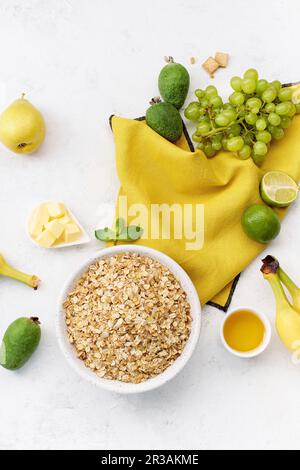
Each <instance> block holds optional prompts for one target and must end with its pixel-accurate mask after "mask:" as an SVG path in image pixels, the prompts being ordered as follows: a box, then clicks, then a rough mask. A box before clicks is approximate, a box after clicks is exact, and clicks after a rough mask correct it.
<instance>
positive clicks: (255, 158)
mask: <svg viewBox="0 0 300 470" xmlns="http://www.w3.org/2000/svg"><path fill="white" fill-rule="evenodd" d="M251 156H252V160H253V161H254V163H255V165H257V166H260V165H261V164H262V163H263V162H264V159H265V155H257V154H255V153H254V152H253V153H252V155H251Z"/></svg>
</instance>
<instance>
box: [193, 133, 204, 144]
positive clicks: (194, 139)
mask: <svg viewBox="0 0 300 470" xmlns="http://www.w3.org/2000/svg"><path fill="white" fill-rule="evenodd" d="M192 139H193V141H194V142H201V141H202V137H201V136H200V135H198V134H197V132H194V134H193V135H192Z"/></svg>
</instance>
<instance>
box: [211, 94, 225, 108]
mask: <svg viewBox="0 0 300 470" xmlns="http://www.w3.org/2000/svg"><path fill="white" fill-rule="evenodd" d="M209 101H210V104H211V106H212V107H213V108H220V107H221V106H222V105H223V101H222V98H221V97H220V96H217V95H216V96H212V97H211V98H210V99H209Z"/></svg>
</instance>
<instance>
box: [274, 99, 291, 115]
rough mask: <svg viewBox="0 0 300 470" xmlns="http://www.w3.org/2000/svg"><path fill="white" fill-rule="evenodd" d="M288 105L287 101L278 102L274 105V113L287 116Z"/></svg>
mask: <svg viewBox="0 0 300 470" xmlns="http://www.w3.org/2000/svg"><path fill="white" fill-rule="evenodd" d="M289 110H290V108H289V105H288V102H286V101H285V102H284V103H279V104H278V105H277V106H276V113H277V114H279V116H287V115H288V113H289Z"/></svg>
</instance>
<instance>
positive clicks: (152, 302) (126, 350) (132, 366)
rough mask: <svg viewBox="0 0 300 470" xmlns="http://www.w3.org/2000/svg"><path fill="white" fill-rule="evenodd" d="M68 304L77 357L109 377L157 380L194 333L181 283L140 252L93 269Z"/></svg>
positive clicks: (103, 261) (71, 338)
mask: <svg viewBox="0 0 300 470" xmlns="http://www.w3.org/2000/svg"><path fill="white" fill-rule="evenodd" d="M63 306H64V309H65V321H66V325H67V332H68V337H69V341H70V343H71V344H72V345H73V346H74V348H75V350H76V354H77V357H79V358H80V359H82V360H83V361H84V363H85V365H86V366H87V367H89V368H90V369H91V370H93V371H94V372H95V373H96V374H98V376H99V377H104V378H106V379H111V380H120V381H122V382H131V383H139V382H142V381H145V380H147V379H150V378H151V377H155V376H156V375H158V374H160V373H162V372H163V371H164V370H165V369H166V368H167V367H169V366H170V365H171V364H172V363H173V362H174V361H175V360H176V359H177V358H178V357H179V356H180V354H181V353H182V351H183V349H184V347H185V344H186V342H187V340H188V337H189V335H190V330H191V322H192V319H191V315H190V305H189V303H188V300H187V295H186V293H185V292H184V290H183V289H182V287H181V285H180V283H179V281H178V280H177V279H176V277H175V276H174V275H173V274H172V273H171V272H170V271H169V269H168V268H166V267H165V266H163V265H162V264H161V263H159V262H158V261H155V260H153V259H152V258H150V257H146V256H142V255H139V254H137V253H121V254H118V255H115V256H111V257H108V258H106V259H101V260H98V261H96V262H95V263H94V264H92V265H91V266H89V268H88V270H87V271H86V272H85V273H84V274H83V275H82V276H81V277H80V279H79V280H78V281H77V282H76V284H75V286H74V288H73V290H72V292H70V293H69V294H68V296H67V298H66V300H65V302H64V304H63Z"/></svg>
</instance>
